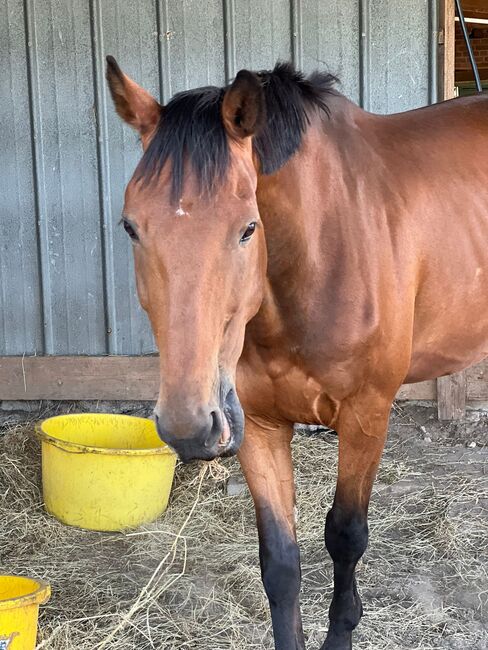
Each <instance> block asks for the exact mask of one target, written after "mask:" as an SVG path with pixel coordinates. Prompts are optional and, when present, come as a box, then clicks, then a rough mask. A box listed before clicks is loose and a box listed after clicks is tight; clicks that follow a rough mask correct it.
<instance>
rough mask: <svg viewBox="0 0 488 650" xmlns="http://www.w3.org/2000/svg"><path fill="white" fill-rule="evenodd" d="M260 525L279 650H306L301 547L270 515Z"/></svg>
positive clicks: (261, 550)
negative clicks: (303, 628) (301, 592)
mask: <svg viewBox="0 0 488 650" xmlns="http://www.w3.org/2000/svg"><path fill="white" fill-rule="evenodd" d="M258 525H259V557H260V561H261V574H262V578H263V584H264V588H265V591H266V594H267V596H268V599H269V604H270V609H271V618H272V622H273V634H274V639H275V647H276V650H303V649H304V648H305V641H304V638H303V630H302V622H301V616H300V602H299V595H300V583H301V572H300V552H299V549H298V545H297V543H296V541H295V540H294V539H293V538H292V537H290V534H289V531H287V530H286V529H284V528H283V527H282V526H280V524H279V522H277V521H276V520H275V519H274V518H273V517H270V516H269V514H268V516H267V517H266V518H265V520H264V521H263V519H261V521H259V524H258Z"/></svg>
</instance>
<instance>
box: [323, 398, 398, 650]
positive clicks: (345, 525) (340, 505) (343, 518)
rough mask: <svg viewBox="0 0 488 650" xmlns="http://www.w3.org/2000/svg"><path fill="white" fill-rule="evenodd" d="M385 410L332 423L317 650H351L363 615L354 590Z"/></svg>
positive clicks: (351, 408) (350, 410)
mask: <svg viewBox="0 0 488 650" xmlns="http://www.w3.org/2000/svg"><path fill="white" fill-rule="evenodd" d="M389 410H390V404H384V403H383V404H382V405H378V404H377V403H376V404H375V403H374V399H373V400H371V401H368V403H367V409H365V408H364V407H363V408H361V402H360V401H358V402H351V403H350V404H349V403H348V404H344V405H343V406H342V407H341V411H340V414H339V418H338V422H337V431H338V435H339V466H338V477H337V487H336V493H335V497H334V503H333V506H332V509H331V510H330V511H329V513H328V515H327V520H326V524H325V545H326V547H327V550H328V551H329V553H330V556H331V557H332V560H333V562H334V595H333V598H332V603H331V606H330V609H329V619H330V624H329V632H328V634H327V639H326V641H325V643H324V645H323V646H322V649H321V650H351V648H352V631H353V630H354V628H355V627H356V625H357V624H358V623H359V620H360V618H361V616H362V613H363V608H362V604H361V599H360V597H359V594H358V591H357V588H356V578H355V570H356V565H357V563H358V561H359V559H360V558H361V556H362V555H363V553H364V551H365V550H366V546H367V544H368V520H367V517H368V505H369V498H370V495H371V488H372V486H373V481H374V478H375V475H376V470H377V468H378V464H379V461H380V458H381V454H382V451H383V446H384V442H385V439H386V431H387V427H388V415H389Z"/></svg>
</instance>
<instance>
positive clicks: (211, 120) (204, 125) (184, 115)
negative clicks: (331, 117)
mask: <svg viewBox="0 0 488 650" xmlns="http://www.w3.org/2000/svg"><path fill="white" fill-rule="evenodd" d="M258 76H259V78H260V80H261V83H262V87H263V91H264V97H265V105H266V123H265V126H264V128H263V129H262V130H261V132H260V133H258V134H257V135H256V136H255V137H254V140H253V144H254V151H255V152H256V154H257V156H258V158H259V161H260V165H261V171H262V173H264V174H272V173H274V172H275V171H277V170H278V169H280V167H282V166H283V165H284V164H285V163H286V162H287V160H288V159H289V158H290V157H291V156H292V155H293V154H294V153H295V152H296V151H297V150H298V148H299V147H300V144H301V140H302V135H303V133H304V132H305V130H306V129H307V127H308V124H309V121H310V119H309V112H310V110H311V109H313V108H316V109H319V110H321V111H323V112H324V113H326V114H327V115H328V114H329V110H328V107H327V103H326V99H327V95H329V94H331V93H333V92H334V90H333V87H334V84H335V82H336V81H337V79H336V78H335V77H334V76H333V75H331V74H326V73H321V72H315V73H313V74H312V75H310V76H309V77H305V75H304V74H303V73H301V72H298V71H296V70H295V69H294V68H293V66H292V65H291V64H289V63H278V64H277V65H276V66H275V68H274V70H272V71H265V72H260V73H258ZM225 91H226V88H217V87H214V86H208V87H205V88H197V89H195V90H188V91H185V92H181V93H178V94H177V95H175V96H174V97H173V99H172V100H171V101H170V102H169V103H168V104H167V105H166V106H165V107H164V109H163V111H162V113H161V118H160V120H159V124H158V126H157V129H156V132H155V134H154V136H153V138H152V140H151V142H150V144H149V146H148V148H147V150H146V152H145V153H144V155H143V157H142V159H141V162H140V163H139V166H138V168H137V170H136V177H137V178H139V179H141V180H146V181H148V180H150V179H151V178H153V177H154V176H157V175H158V174H159V173H160V172H161V170H162V168H163V167H164V165H165V164H166V162H167V161H170V162H171V164H172V187H171V196H172V199H173V200H174V201H177V200H178V199H179V198H180V196H181V192H182V186H183V178H184V166H185V161H186V159H187V158H188V160H189V162H190V164H191V167H192V171H193V172H194V173H195V174H196V176H197V179H198V182H199V184H200V188H201V190H202V191H207V192H208V191H210V190H211V189H212V187H214V186H215V184H216V183H218V182H221V181H222V180H223V179H224V177H225V174H226V171H227V169H228V166H229V145H228V140H227V137H228V136H227V133H226V131H225V128H224V124H223V122H222V118H221V106H222V99H223V97H224V94H225Z"/></svg>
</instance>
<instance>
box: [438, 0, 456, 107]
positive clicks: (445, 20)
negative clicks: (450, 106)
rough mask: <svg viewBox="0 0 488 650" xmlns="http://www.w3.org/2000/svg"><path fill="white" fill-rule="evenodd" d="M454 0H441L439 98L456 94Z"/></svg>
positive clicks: (447, 97) (448, 97) (450, 97)
mask: <svg viewBox="0 0 488 650" xmlns="http://www.w3.org/2000/svg"><path fill="white" fill-rule="evenodd" d="M455 15H456V12H455V8H454V0H441V3H440V7H439V22H440V24H439V53H438V61H439V71H438V73H439V77H438V84H439V98H441V99H442V100H444V99H452V98H453V97H454V96H455V94H454V93H455V91H454V88H455V78H454V75H455V45H456V33H455V29H456V23H455V20H454V18H455Z"/></svg>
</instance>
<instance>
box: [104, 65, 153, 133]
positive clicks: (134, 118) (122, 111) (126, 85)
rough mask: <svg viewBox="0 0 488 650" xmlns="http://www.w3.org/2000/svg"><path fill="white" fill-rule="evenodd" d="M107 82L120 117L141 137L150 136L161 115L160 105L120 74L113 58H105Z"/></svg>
mask: <svg viewBox="0 0 488 650" xmlns="http://www.w3.org/2000/svg"><path fill="white" fill-rule="evenodd" d="M107 81H108V86H109V88H110V93H111V95H112V99H113V102H114V104H115V110H116V111H117V113H118V114H119V115H120V117H121V118H122V119H123V120H124V121H125V122H127V124H130V126H132V128H134V129H136V131H139V133H140V135H141V136H142V137H144V136H148V135H149V134H151V133H152V132H153V130H154V129H155V128H156V126H157V124H158V121H159V116H160V115H161V106H160V104H158V102H157V101H156V100H155V99H154V97H152V95H150V94H149V93H148V92H147V91H146V90H144V88H141V87H140V86H138V85H137V84H136V83H135V81H132V79H130V78H129V77H128V76H127V75H126V74H124V73H123V72H122V70H121V69H120V67H119V65H118V63H117V61H116V60H115V59H114V57H113V56H107Z"/></svg>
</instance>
